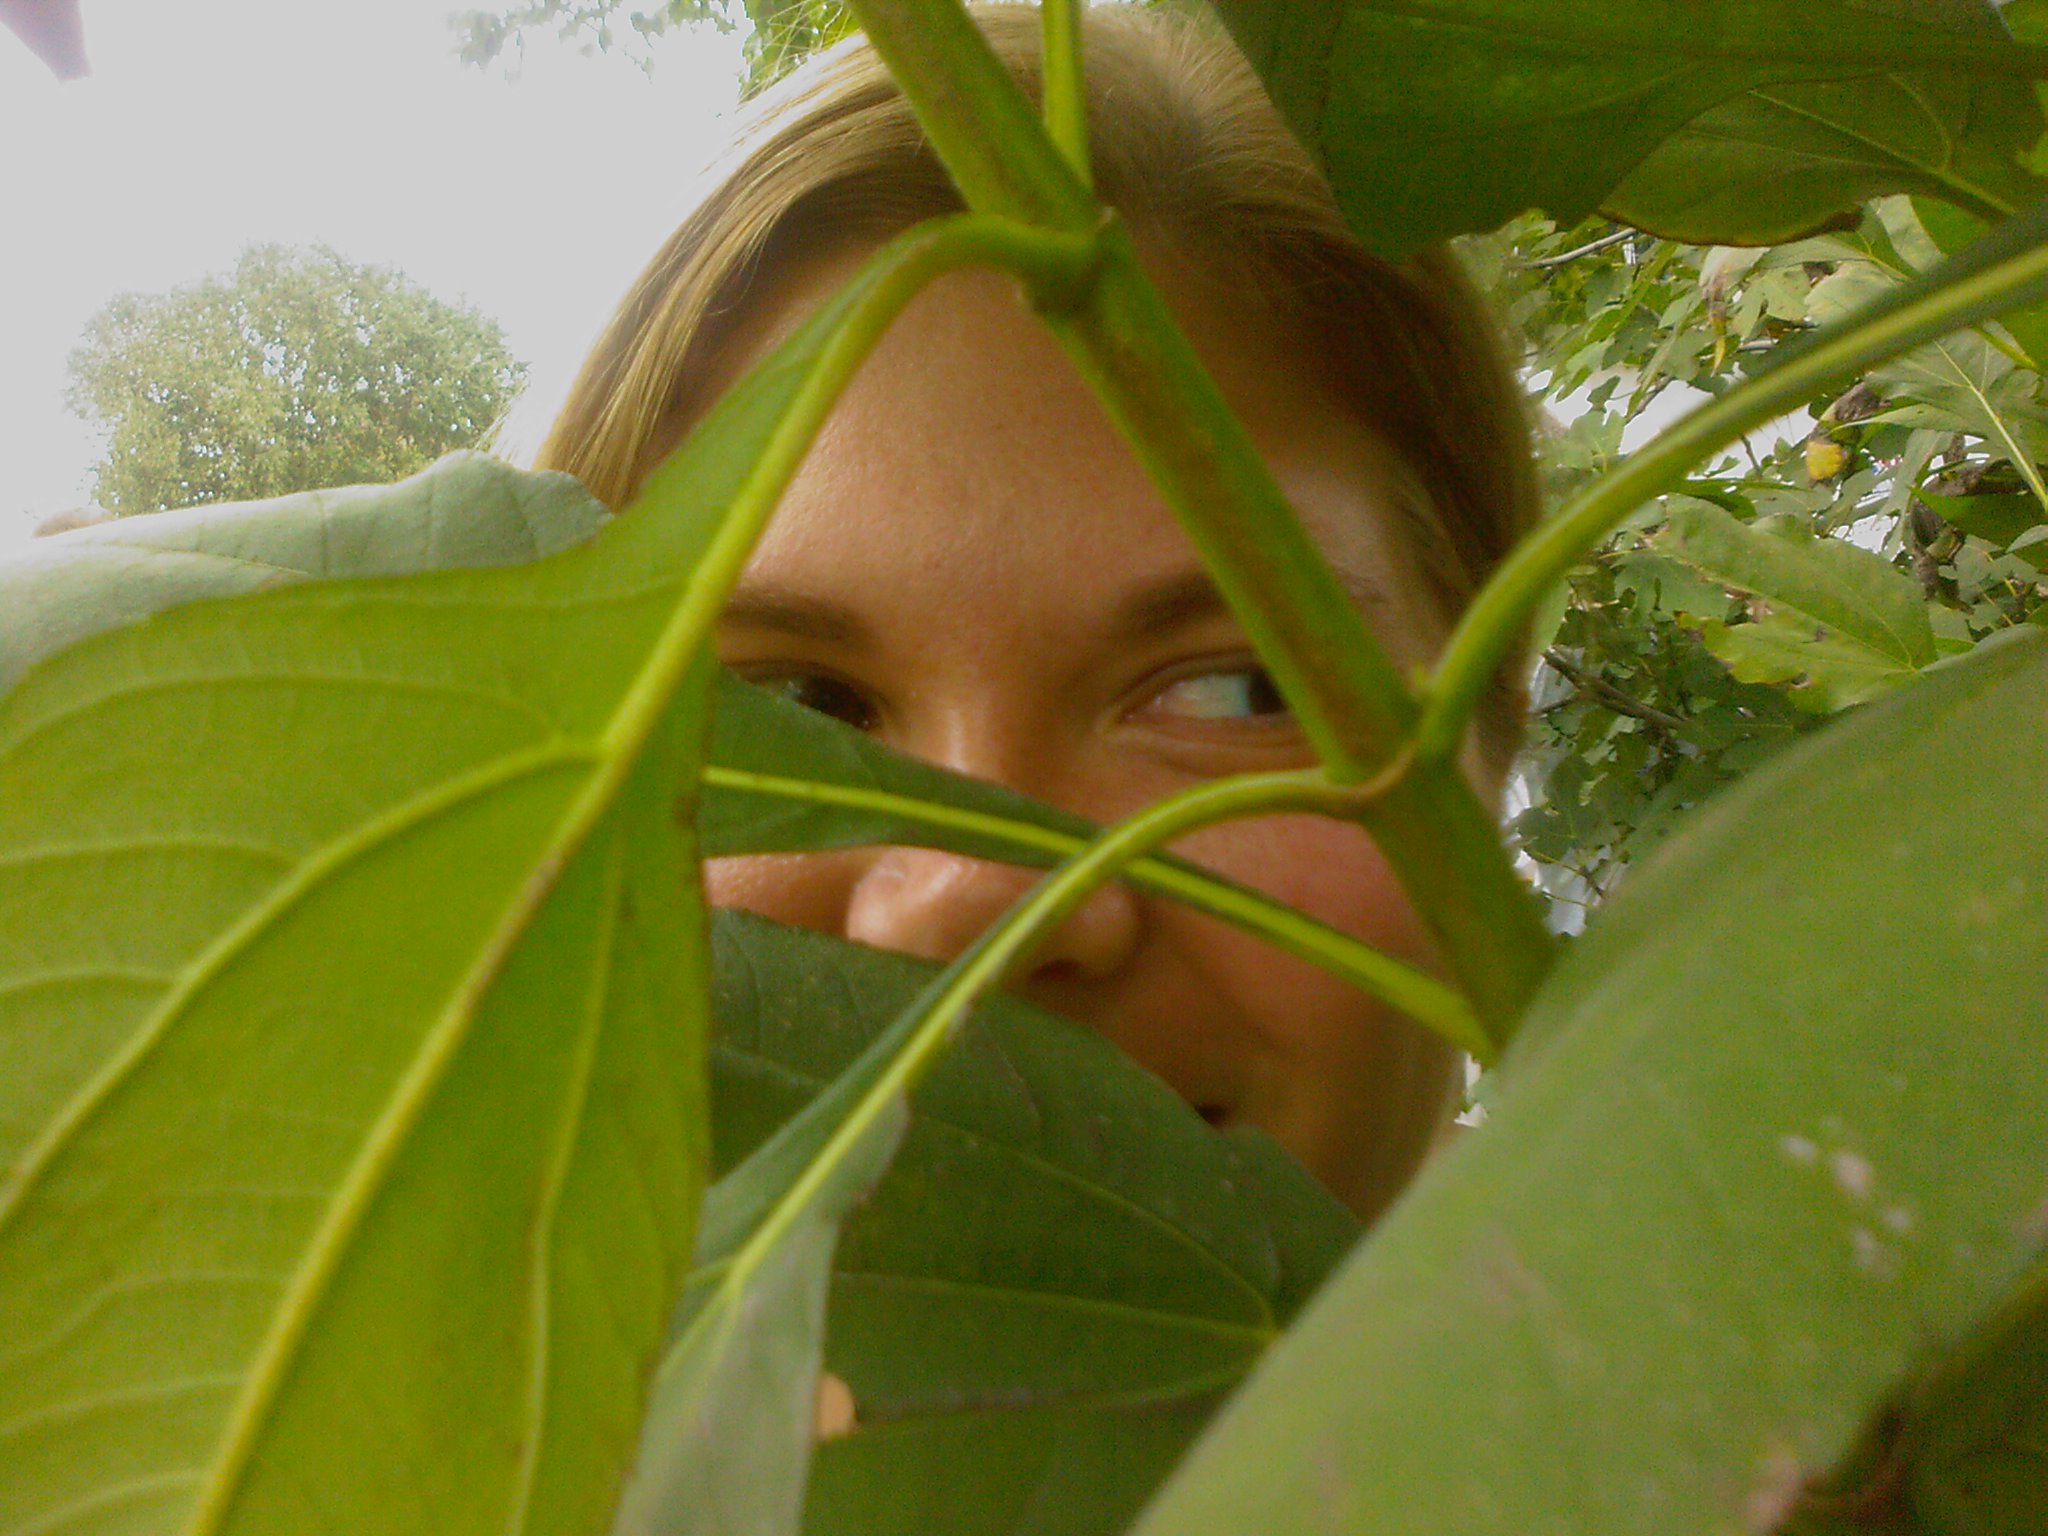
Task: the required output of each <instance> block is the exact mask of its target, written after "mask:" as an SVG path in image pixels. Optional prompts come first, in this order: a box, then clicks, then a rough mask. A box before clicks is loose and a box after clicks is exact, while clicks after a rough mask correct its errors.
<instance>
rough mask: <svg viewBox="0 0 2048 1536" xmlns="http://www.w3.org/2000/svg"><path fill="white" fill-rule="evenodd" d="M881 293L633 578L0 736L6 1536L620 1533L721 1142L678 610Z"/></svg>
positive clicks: (280, 647)
mask: <svg viewBox="0 0 2048 1536" xmlns="http://www.w3.org/2000/svg"><path fill="white" fill-rule="evenodd" d="M890 270H892V269H890V268H889V267H888V266H887V265H886V262H878V263H877V264H876V265H874V266H872V267H871V268H869V269H867V270H866V271H864V273H863V275H862V277H860V278H857V279H856V280H855V282H854V283H853V284H852V285H850V286H849V288H848V289H847V290H845V291H844V292H843V293H842V294H841V295H840V296H839V298H837V299H835V300H834V301H833V302H832V303H831V304H830V305H828V306H827V307H826V308H825V309H824V310H823V311H821V312H820V314H819V315H818V316H816V317H814V318H813V320H812V321H810V322H809V323H807V324H806V325H805V326H804V327H803V328H801V329H800V330H799V331H798V332H796V333H795V334H794V335H793V336H791V337H790V338H789V339H788V340H787V341H786V342H785V343H784V344H783V345H782V346H781V347H780V348H778V349H777V351H776V353H775V354H773V355H772V356H771V357H770V358H769V359H767V360H766V361H765V362H764V363H763V364H762V365H761V366H759V367H758V368H756V369H755V370H754V371H753V372H751V373H750V374H749V375H748V376H747V378H746V379H745V380H743V381H742V383H741V384H740V385H739V386H738V387H737V388H736V389H735V390H734V391H733V392H732V393H731V394H729V395H728V396H727V397H726V399H725V400H724V401H723V402H721V404H720V405H719V406H718V407H717V408H716V409H715V410H714V411H713V413H712V414H711V415H710V416H709V417H708V418H707V419H706V421H705V423H704V424H703V425H702V426H700V427H699V429H698V430H697V431H696V433H694V434H693V436H692V437H691V439H690V442H689V443H688V444H687V445H686V446H685V447H684V449H683V450H682V451H681V452H680V453H678V454H677V455H676V456H675V457H674V458H672V459H671V460H670V461H669V463H668V464H667V465H665V466H664V467H663V468H662V470H660V471H659V472H658V473H657V475H656V477H655V480H654V482H653V486H652V489H651V491H650V493H649V495H648V496H647V497H646V498H643V500H644V503H645V504H644V505H643V506H642V507H641V509H640V510H639V511H638V512H636V513H635V514H634V515H633V516H630V517H627V518H624V519H622V520H621V521H620V522H619V523H618V524H617V525H615V526H614V527H613V528H612V529H611V530H610V532H609V536H608V537H605V538H602V539H600V540H598V541H596V542H594V543H591V544H587V545H584V546H581V547H579V548H577V549H573V550H570V551H568V552H566V553H564V554H561V555H557V556H555V557H553V558H551V559H548V560H543V561H539V562H537V563H534V564H530V565H525V566H520V567H515V568H508V569H496V570H483V571H453V572H442V573H435V574H432V575H427V576H416V577H406V578H401V579H394V580H388V581H367V582H337V583H310V584H304V585H291V586H286V587H283V588H281V589H278V590H274V591H268V592H262V593H258V594H255V595H253V596H249V597H243V598H239V599H230V600H227V601H223V602H207V603H191V604H186V605H184V606H181V607H176V608H172V609H170V610H169V611H167V612H164V613H161V614H158V615H157V616H155V617H154V618H152V619H150V620H149V621H148V622H145V623H140V624H135V625H130V626H127V627H124V628H117V629H113V630H107V631H103V632H101V633H99V634H97V635H94V636H93V637H91V638H90V639H87V640H85V641H83V642H81V643H80V644H78V645H76V646H74V647H72V648H71V649H69V650H67V651H64V652H62V653H61V654H59V655H58V656H56V657H54V658H52V659H50V660H48V661H46V662H44V663H43V664H41V665H40V666H37V667H35V668H33V669H31V671H30V672H29V673H28V675H27V676H26V677H25V678H24V679H23V680H22V681H21V682H20V683H19V684H18V685H17V686H16V687H15V688H14V690H13V691H12V692H11V693H9V694H8V695H6V696H5V697H4V698H0V1166H4V1167H5V1168H6V1170H7V1172H6V1176H5V1182H4V1184H0V1364H4V1369H0V1426H4V1427H0V1529H7V1530H14V1529H17V1528H24V1527H26V1528H33V1529H36V1530H40V1531H53V1532H54V1531H70V1530H83V1529H86V1528H89V1527H93V1526H95V1525H96V1524H97V1525H98V1527H99V1528H104V1523H105V1522H107V1521H108V1520H110V1519H116V1518H118V1519H120V1520H121V1521H123V1522H124V1528H125V1529H133V1530H178V1531H181V1532H211V1531H220V1530H254V1529H269V1530H280V1529H283V1530H300V1529H306V1528H309V1527H313V1526H320V1525H324V1526H335V1527H343V1528H347V1529H349V1530H352V1531H364V1532H373V1531H380V1530H391V1531H416V1530H420V1529H433V1530H436V1531H441V1532H461V1531H470V1530H479V1531H480V1530H490V1531H494V1532H497V1531H506V1530H522V1531H524V1530H534V1531H577V1530H585V1531H587V1530H591V1529H594V1528H597V1527H600V1526H601V1525H602V1523H603V1521H604V1519H605V1518H606V1515H607V1510H608V1506H609V1504H610V1503H611V1501H612V1499H613V1497H614V1495H615V1491H616V1487H617V1478H618V1473H619V1470H620V1468H621V1466H622V1465H623V1464H624V1463H625V1461H626V1460H627V1458H628V1457H629V1456H630V1454H631V1450H632V1446H633V1443H634V1434H635V1423H636V1419H637V1414H638V1409H639V1404H640V1400H641V1395H642V1391H643V1384H644V1381H645V1379H646V1373H647V1370H648V1367H649V1366H650V1365H651V1363H652V1361H653V1359H654V1358H655V1354H656V1352H657V1350H658V1348H659V1344H660V1339H661V1335H662V1330H663V1325H664V1323H665V1320H666V1316H667V1313H668V1310H669V1307H670V1305H671V1303H672V1301H673V1298H674V1296H675V1294H676V1291H677V1288H678V1284H679V1281H680V1278H681V1274H682V1272H683V1270H684V1268H685V1262H684V1261H685V1258H686V1256H687V1252H688V1247H689V1241H690V1230H691V1224H692V1219H693V1215H694V1208H695V1205H696V1198H695V1196H696V1190H697V1187H698V1182H699V1177H698V1175H699V1167H698V1163H699V1158H698V1156H697V1151H698V1149H699V1147H700V1145H701V1141H702V1133H703V1130H704V1125H703V1115H702V1104H701V1097H702V1071H701V1067H702V1060H703V1056H702V1049H703V1046H702V1036H703V1025H704V1016H705V1015H704V1006H703V1005H704V1001H705V998H704V991H703V989H704V983H705V979H706V978H705V977H704V976H703V975H702V974H701V971H702V967H701V963H700V948H701V946H700V945H699V944H698V943H697V942H696V940H695V938H694V934H695V933H696V931H697V929H698V928H699V927H700V923H701V899H700V898H699V897H698V895H697V894H696V886H695V883H694V881H692V880H690V879H689V873H690V869H691V860H692V857H693V851H692V850H691V848H690V847H689V840H688V839H687V837H686V836H685V834H684V830H683V829H684V826H685V825H686V823H681V822H679V821H678V819H677V818H676V817H675V815H674V805H673V800H674V796H675V794H676V792H677V789H678V786H680V785H684V784H687V783H688V782H689V781H690V780H691V779H692V778H693V777H694V776H695V773H696V767H697V759H698V754H699V752H700V750H701V743H700V742H698V741H697V740H696V739H695V738H696V736H697V734H698V732H697V731H696V726H695V722H696V719H697V717H699V716H700V715H701V709H700V707H699V705H700V704H701V701H703V700H704V699H706V698H708V693H709V685H710V682H711V674H710V669H709V667H708V666H707V665H704V664H703V663H702V659H701V655H700V652H701V649H702V644H703V638H704V634H705V632H706V631H707V630H708V628H709V625H710V623H711V620H712V618H713V617H714V616H715V611H716V594H715V593H708V592H702V591H698V590H697V589H695V588H693V587H692V586H691V585H690V583H689V580H688V577H689V575H690V573H691V571H692V568H693V565H694V564H695V562H696V560H697V559H698V557H699V556H700V555H701V554H703V553H704V552H705V551H706V550H707V549H710V548H714V547H715V548H717V549H718V550H719V552H720V558H721V560H722V561H723V562H724V565H723V566H722V567H721V568H722V569H723V570H724V571H725V573H726V574H727V575H729V574H730V568H731V567H732V566H733V565H734V564H735V562H736V556H735V553H734V550H733V548H732V547H731V546H732V540H731V539H730V538H726V539H723V540H722V541H721V537H720V536H721V533H722V525H723V523H724V520H725V516H726V510H727V508H729V507H731V506H733V505H735V504H736V502H738V501H740V499H741V498H742V493H743V492H744V493H745V495H746V496H747V497H749V498H752V502H751V504H750V505H751V510H752V511H753V512H754V513H755V514H756V515H759V514H760V513H761V511H762V508H761V506H760V505H759V502H760V501H761V498H762V496H763V495H764V493H765V492H766V491H767V490H770V489H772V486H770V485H769V484H768V483H766V482H764V481H763V480H762V478H761V473H762V472H761V471H759V470H757V468H756V463H757V461H758V460H762V459H763V458H764V453H765V450H766V449H767V448H768V447H769V446H770V445H771V444H773V445H775V446H776V447H778V448H779V449H780V451H781V459H780V460H779V461H778V462H782V463H785V464H786V463H788V462H789V461H790V458H791V455H792V453H793V452H794V451H795V447H796V443H795V442H794V441H793V439H792V436H791V429H790V428H789V427H788V425H787V423H786V421H785V418H786V417H788V416H790V415H791V409H790V408H791V405H792V402H794V401H798V400H799V399H802V400H804V401H806V402H807V405H806V410H807V411H809V413H810V415H811V417H812V419H815V415H816V413H817V412H818V411H819V410H821V409H822V403H821V396H820V392H819V389H818V388H817V387H816V385H815V382H814V374H820V373H821V367H820V361H819V360H820V359H821V358H824V359H826V360H827V366H825V367H824V368H823V370H822V376H823V377H825V378H828V379H829V378H832V377H843V375H844V372H845V369H846V367H847V366H849V365H848V364H847V362H846V358H845V355H844V349H840V350H839V351H837V352H835V351H834V350H833V346H834V343H835V342H836V341H837V339H838V334H839V328H840V325H841V321H842V318H843V317H844V316H845V315H846V313H847V312H848V310H849V308H850V307H852V306H855V305H857V304H860V303H862V302H864V301H865V298H866V297H867V296H870V295H872V293H873V292H874V291H875V285H876V283H878V282H880V283H886V282H887V281H888V280H889V279H888V276H887V274H888V272H889V271H890ZM877 274H880V275H877ZM822 398H826V399H828V398H829V396H825V397H822ZM388 494H391V495H394V496H410V495H412V494H413V492H412V491H411V490H409V489H408V488H407V487H403V486H401V487H399V488H397V489H396V490H394V491H392V492H390V493H388ZM678 701H681V702H682V704H683V707H682V709H681V711H680V713H679V712H678V707H677V706H678ZM686 808H687V807H686ZM106 914H114V915H113V916H112V917H109V916H107V915H106ZM427 1276H431V1277H432V1283H423V1277H427Z"/></svg>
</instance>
